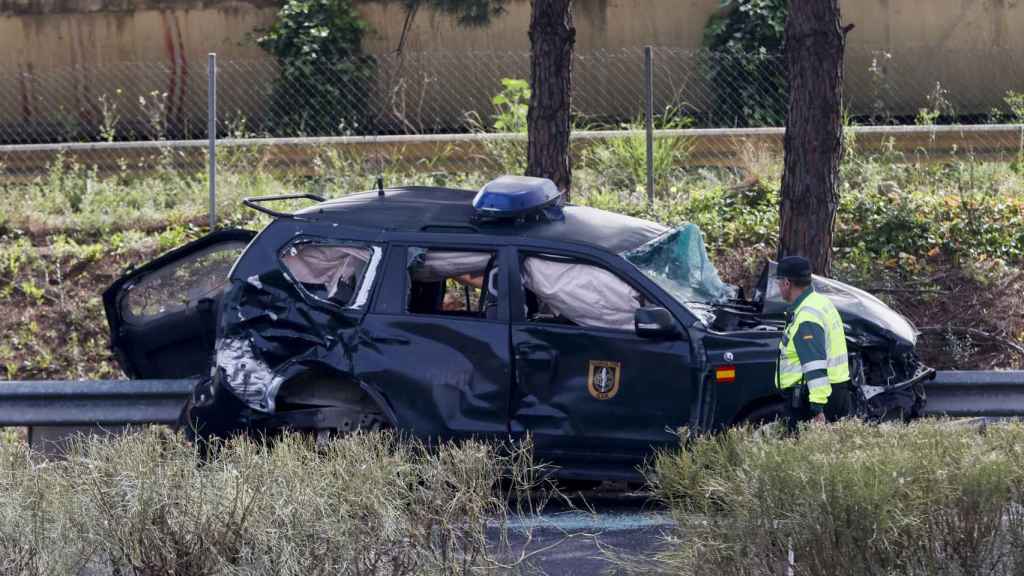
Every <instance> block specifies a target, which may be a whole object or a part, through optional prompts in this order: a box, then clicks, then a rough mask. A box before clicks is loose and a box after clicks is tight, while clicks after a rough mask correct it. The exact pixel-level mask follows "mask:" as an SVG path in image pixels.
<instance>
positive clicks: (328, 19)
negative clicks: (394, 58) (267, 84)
mask: <svg viewBox="0 0 1024 576" xmlns="http://www.w3.org/2000/svg"><path fill="white" fill-rule="evenodd" d="M366 27H367V25H366V22H365V21H364V20H363V19H362V18H361V17H360V15H359V12H358V11H357V10H356V9H355V8H354V7H353V6H352V0H288V1H287V2H285V3H284V5H283V6H282V7H281V9H280V10H279V11H278V13H277V18H276V19H275V20H274V23H273V24H272V25H271V26H270V27H269V28H267V29H264V30H261V31H260V32H261V34H262V35H261V36H259V37H258V38H257V39H256V43H257V44H259V46H260V47H261V48H263V49H264V50H266V51H267V52H269V53H270V54H271V55H273V56H274V58H276V59H277V62H278V64H279V65H280V67H281V71H280V75H279V77H278V78H277V80H276V81H275V84H274V94H273V99H272V110H273V112H272V114H271V118H272V121H273V122H274V123H275V125H274V126H268V127H267V128H271V129H274V132H275V133H276V134H278V135H285V134H287V135H297V136H318V135H336V134H347V133H352V132H360V131H363V130H365V129H366V126H365V124H366V121H367V119H368V113H369V109H368V104H367V99H368V98H369V83H370V82H371V81H372V80H373V74H374V68H375V66H374V62H373V59H372V58H369V57H367V56H365V55H364V54H363V51H362V41H363V35H364V34H365V32H366Z"/></svg>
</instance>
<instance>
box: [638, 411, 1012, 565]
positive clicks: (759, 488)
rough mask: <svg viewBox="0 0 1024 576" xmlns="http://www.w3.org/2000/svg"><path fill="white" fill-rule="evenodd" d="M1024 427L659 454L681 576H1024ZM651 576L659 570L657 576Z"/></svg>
mask: <svg viewBox="0 0 1024 576" xmlns="http://www.w3.org/2000/svg"><path fill="white" fill-rule="evenodd" d="M1022 441H1024V426H1021V425H1019V424H1007V425H998V426H990V427H988V428H987V429H986V428H982V429H980V430H975V429H971V428H968V427H966V426H965V425H962V424H957V423H954V422H950V421H931V422H921V423H918V424H915V425H913V426H902V425H895V426H890V425H886V426H878V427H870V426H867V425H864V424H859V423H854V422H846V423H842V424H839V425H836V426H832V427H828V428H815V429H810V430H805V431H804V433H802V435H801V437H800V438H799V439H795V440H794V439H786V438H781V437H778V436H776V435H775V433H774V431H771V430H769V431H761V432H752V431H751V430H732V431H728V432H725V433H723V434H721V435H719V436H715V437H711V438H701V439H697V440H695V441H694V442H693V444H692V446H689V447H687V448H686V449H683V450H680V451H677V452H672V453H665V454H662V455H660V456H659V457H658V459H657V461H656V465H655V469H656V490H657V492H658V494H659V495H660V496H661V497H662V498H664V499H665V500H666V501H667V502H668V503H669V504H670V506H671V510H672V514H673V517H674V518H675V519H676V520H677V522H678V523H679V525H678V528H676V529H675V531H674V533H673V534H671V535H670V536H669V537H668V539H667V548H666V550H665V551H664V552H663V553H662V554H661V555H660V556H659V558H658V561H657V562H656V564H657V566H658V568H659V569H660V570H661V571H662V572H664V573H666V574H668V573H671V574H698V573H704V574H706V573H715V574H766V575H767V574H780V573H783V570H784V567H785V566H786V564H787V558H788V556H789V554H790V552H792V554H793V556H794V558H795V562H794V569H795V571H794V573H795V574H803V575H816V574H835V573H836V570H837V567H842V568H841V571H842V573H844V574H851V575H856V574H865V575H866V574H936V575H958V576H959V575H979V574H1007V573H1017V572H1019V571H1020V570H1021V569H1024V553H1022V552H1021V548H1020V544H1021V543H1022V541H1024V540H1022V538H1024V508H1021V504H1022V503H1024V448H1022V447H1021V446H1022V444H1021V442H1022ZM648 568H649V567H648Z"/></svg>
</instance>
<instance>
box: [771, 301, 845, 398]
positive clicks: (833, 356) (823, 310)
mask: <svg viewBox="0 0 1024 576" xmlns="http://www.w3.org/2000/svg"><path fill="white" fill-rule="evenodd" d="M804 322H811V323H813V324H817V325H818V326H821V328H822V330H823V331H824V333H825V351H826V358H824V359H820V360H813V361H810V362H808V363H806V364H801V363H800V357H799V356H798V355H797V350H796V332H797V328H798V327H799V326H800V325H801V324H803V323H804ZM822 370H824V372H822ZM849 379H850V366H849V363H848V361H847V354H846V333H845V332H844V331H843V319H842V318H841V317H840V316H839V311H837V310H836V307H835V306H834V305H833V304H832V302H831V301H830V300H829V299H828V298H827V297H825V296H822V295H821V294H818V293H817V292H813V291H811V292H809V293H808V294H807V295H806V296H804V298H803V300H802V301H801V302H800V304H799V306H797V308H796V310H794V311H793V317H792V319H791V320H790V322H789V324H787V325H786V330H785V332H784V333H783V336H782V341H781V342H779V368H778V370H777V371H776V379H775V382H776V385H777V386H778V387H779V389H780V390H785V389H787V388H792V387H793V386H795V385H796V384H798V383H799V382H801V381H804V382H805V383H806V385H807V389H808V392H809V397H810V401H811V402H813V403H815V404H825V403H826V402H828V397H829V396H830V395H831V394H832V385H833V384H839V383H842V382H846V381H847V380H849Z"/></svg>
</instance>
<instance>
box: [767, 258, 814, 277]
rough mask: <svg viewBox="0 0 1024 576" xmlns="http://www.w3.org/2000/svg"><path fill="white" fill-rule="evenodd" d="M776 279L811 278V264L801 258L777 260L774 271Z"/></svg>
mask: <svg viewBox="0 0 1024 576" xmlns="http://www.w3.org/2000/svg"><path fill="white" fill-rule="evenodd" d="M775 277H776V278H795V279H797V280H807V279H810V277H811V263H810V262H809V261H808V260H807V258H804V257H803V256H786V257H785V258H782V259H781V260H779V266H778V268H776V270H775Z"/></svg>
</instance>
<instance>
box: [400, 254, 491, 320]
mask: <svg viewBox="0 0 1024 576" xmlns="http://www.w3.org/2000/svg"><path fill="white" fill-rule="evenodd" d="M408 254H409V259H408V263H407V269H408V270H409V293H408V295H407V298H406V302H407V309H408V311H409V312H411V313H413V314H441V315H449V316H467V317H476V318H495V317H496V316H497V304H498V295H497V288H496V287H497V282H496V277H497V274H498V267H497V266H495V265H494V262H495V257H496V254H495V253H494V252H489V251H465V250H444V249H434V248H429V249H428V248H409V253H408Z"/></svg>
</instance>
